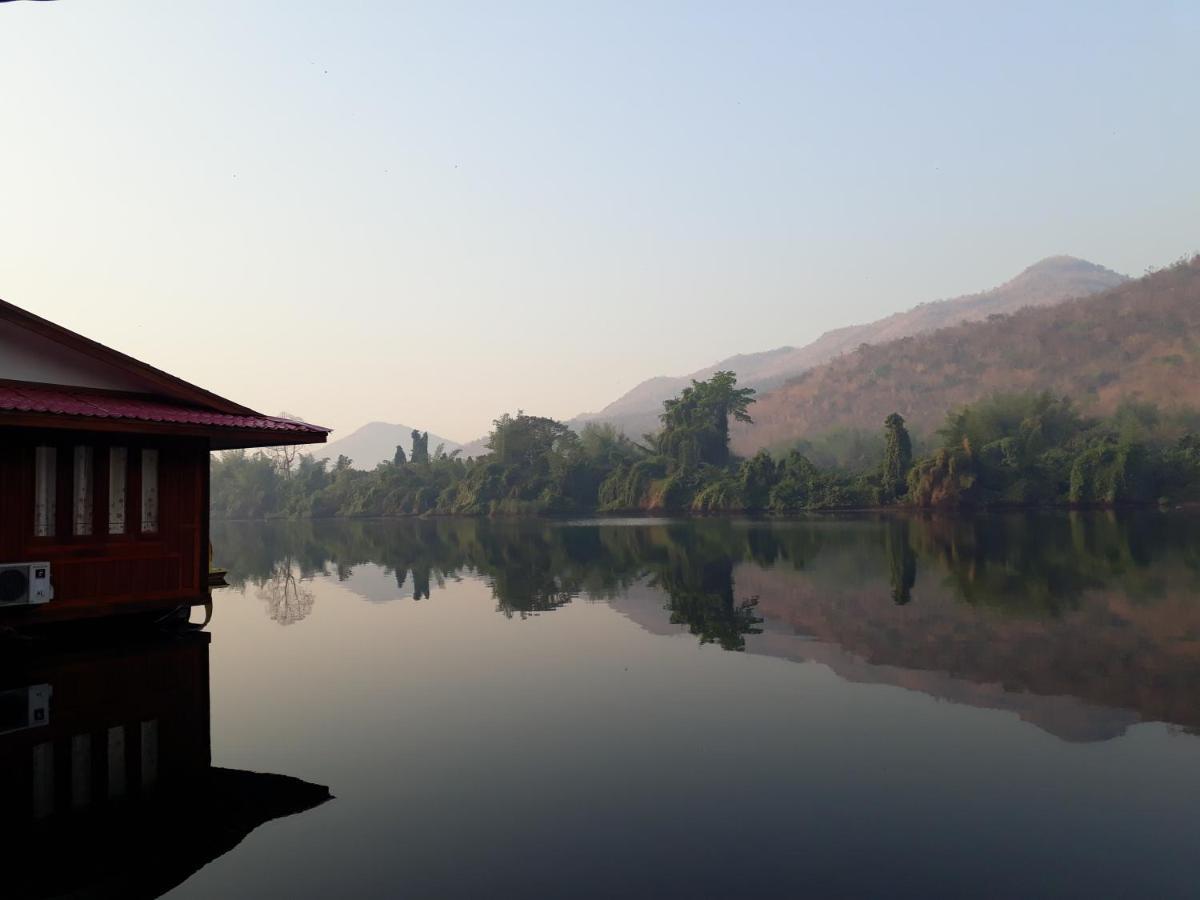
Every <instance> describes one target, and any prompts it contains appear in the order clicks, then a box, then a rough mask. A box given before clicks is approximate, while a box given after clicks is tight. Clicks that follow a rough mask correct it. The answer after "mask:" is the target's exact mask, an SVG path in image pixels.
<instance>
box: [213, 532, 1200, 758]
mask: <svg viewBox="0 0 1200 900" xmlns="http://www.w3.org/2000/svg"><path fill="white" fill-rule="evenodd" d="M214 536H215V538H216V540H217V545H218V549H219V552H218V559H219V561H221V562H222V563H223V564H226V565H229V567H230V570H231V576H230V578H231V580H232V581H233V582H234V583H235V584H238V583H240V584H243V585H244V584H246V583H247V582H250V583H255V584H259V583H261V581H262V579H264V578H266V579H269V578H270V577H271V573H272V572H273V571H275V569H276V568H277V563H275V562H273V560H277V559H289V560H294V565H295V567H296V570H297V571H298V572H305V573H309V574H315V573H317V572H331V573H333V574H337V575H338V577H339V578H343V579H345V580H346V582H347V585H348V586H349V587H350V589H351V590H354V591H356V592H358V593H360V594H363V595H365V596H368V597H370V598H371V599H385V598H386V597H387V596H391V597H394V598H399V597H407V596H410V595H411V594H410V591H409V588H408V585H409V584H412V585H413V590H416V591H418V593H419V594H420V596H422V597H428V596H430V593H429V586H430V585H431V584H434V585H436V584H440V583H441V581H442V580H444V579H445V578H446V577H454V576H455V574H456V573H459V572H468V573H472V574H474V575H477V576H479V577H480V578H482V579H483V580H485V581H486V582H487V583H488V585H489V586H490V587H491V590H492V593H493V596H494V597H495V599H496V604H497V609H498V610H499V611H501V612H503V613H504V614H506V615H520V616H525V615H529V614H531V613H536V612H539V611H543V610H551V609H555V608H558V607H560V606H562V605H564V604H567V603H569V602H570V601H571V600H572V598H574V597H577V596H587V597H591V598H594V599H603V600H607V601H608V602H609V603H611V604H612V605H613V607H614V608H615V609H617V610H618V611H619V612H621V613H623V614H624V615H626V616H628V617H629V618H631V619H632V620H634V621H635V622H638V623H639V624H640V625H642V626H643V627H645V628H646V629H648V630H649V631H652V632H654V633H656V634H673V633H678V632H681V631H686V632H689V633H691V634H692V635H695V636H696V637H698V638H699V639H700V641H702V642H713V643H716V644H718V645H719V646H721V647H723V648H725V649H730V650H741V649H744V650H746V651H748V652H751V653H767V654H770V655H773V656H780V657H784V658H789V659H796V660H812V661H818V662H821V663H823V664H825V665H828V666H829V667H830V668H831V669H833V670H834V671H835V672H836V673H838V674H839V675H840V676H842V677H843V678H846V679H849V680H853V681H862V682H869V683H883V684H892V685H896V686H898V687H902V688H905V689H909V690H919V691H923V692H926V693H929V694H931V695H933V696H937V697H941V698H945V699H948V700H953V701H955V702H962V703H968V704H971V705H975V706H980V707H986V708H996V709H1006V710H1011V711H1013V712H1015V713H1016V714H1018V715H1020V716H1021V717H1022V718H1024V719H1026V720H1028V721H1030V722H1034V723H1036V724H1038V725H1039V726H1041V727H1043V728H1045V729H1046V730H1047V731H1050V732H1052V733H1054V734H1056V735H1058V736H1060V737H1063V738H1065V739H1069V740H1094V739H1103V738H1107V737H1111V736H1114V735H1117V734H1120V733H1121V732H1122V731H1123V730H1124V729H1125V728H1127V727H1128V726H1129V725H1130V724H1132V723H1134V722H1137V721H1144V720H1162V721H1166V722H1170V723H1173V724H1177V725H1182V726H1184V727H1187V728H1200V695H1197V693H1196V692H1195V690H1194V685H1195V684H1196V683H1198V682H1200V602H1197V601H1196V600H1195V599H1194V598H1195V597H1196V588H1197V587H1198V586H1200V550H1198V549H1197V548H1200V517H1196V516H1193V515H1187V514H1182V515H1165V514H1158V513H1153V514H1149V513H1147V514H1137V515H1129V516H1117V515H1112V514H1106V513H1101V514H1070V515H1066V514H1061V515H1060V514H1055V515H1042V516H1020V515H1013V516H988V517H980V518H974V519H968V518H928V519H925V518H914V519H908V518H886V517H885V518H871V517H858V518H855V517H836V518H835V517H829V518H821V519H807V520H801V521H793V522H757V523H754V522H731V521H729V520H707V521H698V522H670V523H662V522H656V523H648V524H630V523H626V524H624V525H617V524H606V523H595V524H571V525H567V524H545V523H541V524H539V523H531V522H521V523H513V522H489V521H475V520H435V521H413V520H401V521H394V522H324V523H287V524H284V525H278V526H266V527H264V526H261V525H249V524H245V525H239V524H237V523H227V524H226V525H224V526H221V527H219V528H216V529H214ZM226 551H228V552H229V554H230V555H229V556H228V557H226V556H225V555H224V553H225V552H226ZM366 564H371V565H370V566H369V567H368V568H366V569H365V571H364V570H363V567H364V565H366ZM355 567H358V571H359V572H362V579H361V580H360V577H359V574H357V573H356V571H355ZM379 567H384V568H379ZM397 572H398V573H402V577H403V578H404V579H405V581H406V584H405V586H404V589H403V590H399V589H397V588H396V587H391V586H389V585H387V583H386V580H387V579H388V578H390V579H391V580H392V582H393V583H395V581H396V580H397V579H396V575H395V574H394V573H397ZM418 584H419V587H418ZM433 593H434V595H435V599H436V593H437V591H436V588H435V590H434V592H433ZM751 601H755V602H754V603H751ZM760 631H761V632H763V633H761V634H760V633H759V632H760Z"/></svg>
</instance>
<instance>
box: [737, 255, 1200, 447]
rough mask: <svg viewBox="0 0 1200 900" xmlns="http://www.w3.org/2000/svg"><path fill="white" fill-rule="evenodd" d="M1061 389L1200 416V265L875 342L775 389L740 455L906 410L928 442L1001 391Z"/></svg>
mask: <svg viewBox="0 0 1200 900" xmlns="http://www.w3.org/2000/svg"><path fill="white" fill-rule="evenodd" d="M1014 391H1050V392H1051V393H1054V394H1056V395H1060V396H1068V397H1071V398H1072V399H1073V400H1075V401H1076V403H1077V404H1078V405H1079V406H1080V408H1081V409H1082V410H1083V411H1084V412H1087V413H1097V414H1109V413H1112V412H1113V411H1114V410H1115V409H1116V408H1117V406H1118V405H1119V404H1120V403H1121V402H1123V401H1125V400H1137V401H1151V402H1154V403H1156V404H1159V405H1162V406H1164V407H1167V408H1176V407H1180V408H1189V407H1190V408H1200V257H1196V258H1193V259H1191V260H1187V261H1181V262H1180V263H1177V264H1176V265H1174V266H1172V267H1170V268H1167V269H1164V270H1161V271H1158V272H1154V273H1152V274H1150V275H1147V276H1145V277H1143V278H1140V279H1137V280H1134V281H1129V280H1127V281H1125V282H1123V283H1121V284H1120V285H1117V286H1116V287H1113V288H1109V289H1108V290H1106V291H1103V292H1101V293H1099V294H1095V295H1088V296H1084V297H1080V298H1076V299H1074V300H1072V301H1068V302H1065V303H1058V304H1052V305H1048V306H1042V307H1037V306H1034V307H1027V308H1023V309H1019V310H1017V311H1015V312H1013V313H1010V314H1004V315H999V316H996V315H992V316H989V317H988V318H987V319H985V320H984V321H969V322H965V323H960V324H957V325H951V326H947V327H944V328H941V329H937V330H936V331H931V332H925V333H921V334H918V335H907V336H905V337H902V338H898V339H894V340H891V341H888V342H885V343H882V344H875V345H866V346H862V347H859V348H858V349H855V350H854V351H852V352H850V353H846V354H843V355H841V356H838V357H836V358H835V359H833V360H830V361H829V362H827V363H825V364H823V365H821V366H817V367H813V368H811V369H809V370H807V371H806V372H804V373H802V374H800V375H799V376H797V377H795V378H793V379H791V380H790V381H789V382H788V383H787V384H785V385H783V386H780V387H778V388H776V389H774V390H771V391H767V392H765V393H764V394H763V395H762V396H760V397H758V398H757V402H756V403H755V405H754V407H753V409H752V415H753V417H754V424H753V425H741V424H738V425H736V426H735V427H734V428H733V429H732V430H731V438H732V443H733V448H734V450H735V452H737V453H739V454H751V453H754V452H756V451H757V450H760V449H763V448H771V449H782V448H784V447H786V446H790V445H794V444H795V443H796V442H797V441H799V440H801V439H805V438H812V437H816V436H819V435H821V434H825V433H829V432H831V431H834V430H837V429H867V430H877V429H878V428H880V427H882V423H883V420H884V418H885V417H886V416H887V415H889V414H890V413H892V412H898V413H900V414H901V415H902V416H904V417H905V419H906V420H907V422H908V424H909V427H910V430H912V431H913V432H914V433H917V434H925V435H928V434H930V433H932V431H933V430H934V429H936V428H937V427H938V426H939V425H940V424H941V423H942V421H943V420H944V418H945V416H946V413H947V412H949V411H951V410H953V409H956V408H959V407H961V406H962V405H964V404H967V403H973V402H975V401H977V400H980V399H982V398H984V397H986V396H988V395H989V394H993V393H1002V392H1014Z"/></svg>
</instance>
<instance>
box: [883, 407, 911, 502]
mask: <svg viewBox="0 0 1200 900" xmlns="http://www.w3.org/2000/svg"><path fill="white" fill-rule="evenodd" d="M883 429H884V448H883V473H882V475H883V492H884V497H885V498H886V499H888V500H892V499H895V498H896V497H899V496H901V495H903V494H904V492H905V490H906V487H907V483H908V482H907V479H908V470H909V469H911V468H912V439H911V438H910V437H909V436H908V429H906V428H905V427H904V417H903V416H901V415H900V414H899V413H892V414H891V415H890V416H888V417H887V418H886V419H885V420H884V422H883Z"/></svg>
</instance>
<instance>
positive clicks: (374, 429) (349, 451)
mask: <svg viewBox="0 0 1200 900" xmlns="http://www.w3.org/2000/svg"><path fill="white" fill-rule="evenodd" d="M422 430H424V429H422ZM412 431H413V429H412V426H411V425H396V424H393V423H391V422H369V423H367V424H366V425H364V426H363V427H362V428H359V429H357V430H356V431H352V432H350V434H348V435H346V436H345V437H344V438H340V439H339V440H336V441H330V442H329V443H328V444H323V445H317V446H315V447H313V456H315V457H316V458H317V459H337V458H338V456H339V455H342V454H344V455H346V456H348V457H350V459H352V460H353V461H354V468H356V469H373V468H375V467H376V466H377V465H379V464H380V463H381V462H383V461H384V460H385V459H389V460H390V459H391V458H392V457H393V456H394V455H395V453H396V445H397V444H399V445H400V446H401V447H403V448H404V452H405V453H406V454H409V455H411V454H412ZM438 444H445V445H446V452H447V453H450V452H452V451H454V450H457V449H459V445H458V444H456V443H455V442H454V441H451V440H448V439H447V438H444V437H439V436H438V435H436V434H433V433H430V435H429V452H430V453H433V451H434V450H435V449H436V448H437V445H438Z"/></svg>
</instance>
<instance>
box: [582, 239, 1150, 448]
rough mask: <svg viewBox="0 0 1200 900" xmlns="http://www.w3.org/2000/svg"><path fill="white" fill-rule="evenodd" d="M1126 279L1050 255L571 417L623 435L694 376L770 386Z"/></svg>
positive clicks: (652, 382)
mask: <svg viewBox="0 0 1200 900" xmlns="http://www.w3.org/2000/svg"><path fill="white" fill-rule="evenodd" d="M1128 280H1129V279H1128V278H1127V276H1125V275H1122V274H1120V273H1118V272H1115V271H1113V270H1111V269H1108V268H1106V267H1104V266H1101V265H1098V264H1096V263H1093V262H1089V261H1087V260H1084V259H1080V258H1078V257H1074V256H1067V255H1057V256H1048V257H1045V258H1044V259H1041V260H1039V261H1038V262H1036V263H1034V264H1033V265H1031V266H1027V267H1026V268H1025V269H1023V270H1022V271H1021V272H1019V273H1018V274H1017V275H1015V276H1014V277H1012V278H1010V279H1008V280H1007V281H1005V282H1003V283H1002V284H1000V285H998V286H996V287H993V288H989V289H987V290H983V291H979V292H977V293H974V294H963V295H961V296H958V297H951V298H945V299H938V300H930V301H926V302H924V303H920V304H917V305H916V306H913V307H910V308H909V309H906V310H901V311H899V312H895V313H892V314H891V315H888V316H885V317H883V318H881V319H877V320H874V321H872V322H866V323H861V324H856V325H845V326H842V327H840V328H835V329H832V330H830V331H826V332H824V333H823V334H821V335H820V336H819V337H817V338H816V339H815V340H813V341H811V342H810V343H808V344H804V345H802V346H799V347H795V346H791V345H785V346H782V347H776V348H774V349H772V350H765V351H761V352H758V353H742V354H737V355H734V356H730V357H726V358H725V359H723V360H721V361H720V362H717V363H714V364H713V365H710V366H707V367H705V368H702V369H698V370H696V371H695V372H692V373H690V374H688V375H682V376H670V375H657V376H654V377H653V378H649V379H646V380H645V381H642V382H640V383H639V384H637V385H635V386H634V387H633V388H631V389H630V390H629V391H627V392H626V393H625V394H623V395H621V396H620V397H618V398H617V399H616V400H614V401H613V402H611V403H609V404H608V405H607V406H605V407H604V408H603V409H601V410H600V411H599V412H595V413H582V414H580V415H578V416H576V417H575V418H574V419H572V420H571V422H570V424H571V425H572V426H573V427H576V428H579V427H582V426H583V425H586V424H588V423H589V422H607V423H611V424H613V425H614V426H616V427H617V428H619V429H621V430H623V431H625V433H626V434H630V435H631V436H635V437H636V436H640V435H641V434H642V433H644V432H647V431H653V430H656V429H657V426H658V414H659V413H660V412H661V410H662V402H663V401H664V400H666V399H669V398H670V397H673V396H675V395H677V394H678V393H679V392H680V391H681V390H683V389H684V388H685V387H687V386H688V385H689V384H691V382H692V381H693V380H697V381H700V380H704V379H706V378H708V377H710V376H711V375H712V374H713V373H714V372H717V371H720V370H722V369H731V370H733V371H734V372H736V373H737V375H738V381H739V383H740V384H741V385H742V386H745V387H753V388H755V389H756V390H758V391H759V392H760V393H761V392H766V391H770V390H772V389H774V388H776V387H779V386H781V385H783V384H784V382H786V381H787V380H788V379H790V378H794V377H796V376H798V375H800V374H802V373H803V372H804V371H806V370H808V369H811V368H812V367H814V366H817V365H821V364H823V363H826V362H828V361H830V360H832V359H834V358H836V357H837V356H839V355H841V354H843V353H847V352H850V351H853V350H854V349H856V348H857V347H858V346H859V345H860V344H863V343H880V342H884V341H889V340H895V339H898V338H902V337H909V336H912V335H916V334H923V333H926V332H929V331H934V330H937V329H938V328H942V327H946V326H948V325H954V324H958V323H959V322H962V321H981V320H983V319H986V318H987V317H988V316H989V315H996V314H1007V313H1012V312H1015V311H1016V310H1018V309H1021V308H1023V307H1026V306H1035V307H1040V306H1049V305H1054V304H1056V303H1062V302H1065V301H1067V300H1071V299H1074V298H1076V297H1080V296H1088V295H1090V294H1094V293H1097V292H1099V291H1102V290H1107V289H1110V288H1113V287H1116V286H1117V285H1119V284H1123V283H1125V282H1127V281H1128Z"/></svg>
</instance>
